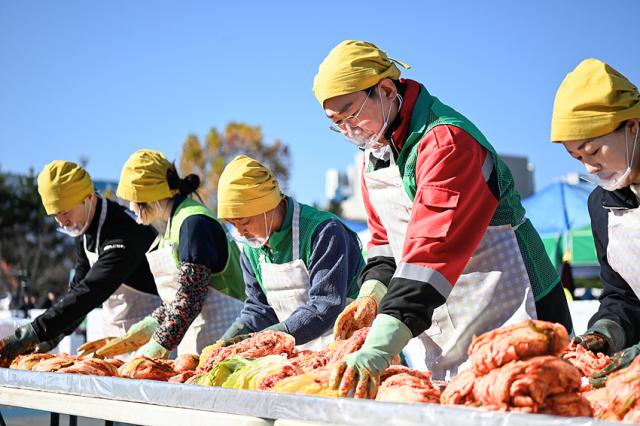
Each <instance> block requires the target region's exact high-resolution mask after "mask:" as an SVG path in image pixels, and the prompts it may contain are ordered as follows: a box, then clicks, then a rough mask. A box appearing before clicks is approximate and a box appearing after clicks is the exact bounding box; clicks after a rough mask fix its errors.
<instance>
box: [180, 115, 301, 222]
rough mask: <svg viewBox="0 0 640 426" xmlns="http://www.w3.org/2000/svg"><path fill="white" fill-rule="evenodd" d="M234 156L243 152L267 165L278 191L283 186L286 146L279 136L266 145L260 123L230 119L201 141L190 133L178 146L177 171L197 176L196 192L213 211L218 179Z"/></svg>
mask: <svg viewBox="0 0 640 426" xmlns="http://www.w3.org/2000/svg"><path fill="white" fill-rule="evenodd" d="M238 155H247V156H249V157H251V158H254V159H256V160H258V161H260V162H261V163H262V164H264V165H265V166H266V167H269V168H270V169H271V171H273V173H275V175H276V177H277V178H278V182H279V183H280V187H281V188H282V190H283V191H285V190H286V188H287V184H288V180H289V173H290V170H291V159H290V157H289V146H288V145H286V144H284V143H283V142H282V141H280V140H279V139H276V140H274V141H273V143H271V144H267V143H266V142H265V141H264V136H263V134H262V129H261V128H260V126H251V125H248V124H245V123H235V122H231V123H229V124H228V125H227V127H226V128H225V129H224V130H223V131H222V132H220V131H218V130H217V129H216V128H211V129H210V130H209V132H208V133H207V135H206V136H205V137H204V139H203V140H200V138H198V136H196V135H194V134H190V135H189V136H187V139H186V140H185V141H184V143H183V145H182V156H181V158H180V164H179V167H180V171H181V173H182V174H183V175H187V174H190V173H194V174H197V175H198V176H199V177H200V180H201V184H200V188H199V189H198V193H199V194H200V196H201V197H202V200H203V201H204V202H205V204H207V205H208V206H209V207H210V208H212V209H213V211H214V212H215V211H216V206H217V201H216V200H217V191H218V179H220V175H221V174H222V170H223V169H224V167H225V165H227V164H228V163H229V162H230V161H231V160H233V159H234V158H235V157H236V156H238Z"/></svg>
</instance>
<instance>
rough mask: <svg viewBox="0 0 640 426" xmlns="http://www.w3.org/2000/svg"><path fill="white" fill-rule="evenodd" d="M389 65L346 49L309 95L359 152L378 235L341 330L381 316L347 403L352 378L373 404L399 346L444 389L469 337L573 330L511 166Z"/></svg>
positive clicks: (368, 52) (344, 376)
mask: <svg viewBox="0 0 640 426" xmlns="http://www.w3.org/2000/svg"><path fill="white" fill-rule="evenodd" d="M397 64H400V65H401V66H404V65H403V64H402V63H400V62H398V61H395V60H393V59H390V58H389V57H388V56H387V54H386V53H385V52H383V51H382V50H380V49H378V48H377V47H376V46H375V45H373V44H371V43H368V42H364V41H354V40H347V41H344V42H342V43H340V44H338V45H337V46H336V47H335V48H334V49H333V50H331V52H330V53H329V55H328V56H327V57H326V58H325V59H324V61H323V62H322V63H321V64H320V67H319V70H318V73H317V75H316V77H315V80H314V85H313V91H314V94H315V96H316V98H317V100H318V102H319V103H320V105H321V106H322V108H323V109H324V112H325V114H326V115H327V116H328V118H329V119H330V120H331V126H330V127H331V129H332V130H334V131H337V132H339V133H342V134H343V135H344V136H346V138H347V139H348V140H349V141H351V142H352V143H354V144H355V145H356V146H357V147H358V148H360V149H362V150H364V152H365V164H364V167H363V174H362V193H363V198H364V203H365V208H366V210H367V214H368V226H369V230H370V232H371V235H372V237H371V241H370V242H369V245H368V261H367V266H366V267H365V269H364V272H363V274H362V276H361V278H360V280H361V282H362V283H363V285H362V290H361V291H360V295H359V297H358V299H356V301H354V303H353V304H352V305H350V306H348V307H347V309H346V310H345V312H344V315H342V316H341V317H340V318H339V319H338V324H336V330H344V329H345V328H349V327H351V328H357V327H358V326H362V324H363V321H361V320H359V319H358V318H357V314H356V313H357V312H358V310H359V309H360V307H361V306H363V305H372V304H373V305H374V306H376V307H377V308H378V315H377V316H376V318H375V320H374V321H373V325H372V328H371V330H370V331H369V334H368V336H367V340H366V342H365V344H364V346H363V348H362V349H361V350H360V351H358V352H356V353H354V354H351V355H349V356H348V357H347V359H346V362H345V363H344V364H341V365H340V366H338V369H337V370H336V373H337V374H336V375H335V377H334V380H332V383H331V384H332V385H333V386H339V393H340V394H341V395H345V394H347V392H348V391H349V388H350V387H351V386H352V384H353V383H354V381H353V379H354V378H357V379H358V382H359V384H360V386H358V392H357V393H356V396H370V397H371V396H373V394H375V377H376V375H377V374H379V373H380V372H381V371H382V370H384V369H385V368H386V367H387V366H388V365H389V362H390V359H391V357H392V356H394V355H396V354H398V353H399V352H400V351H401V350H403V348H405V346H406V348H405V349H404V354H405V356H406V358H407V362H408V363H409V364H410V365H411V366H412V367H414V368H419V369H427V368H428V369H429V370H430V371H431V372H432V373H433V376H434V377H435V378H437V379H444V378H445V377H446V376H447V375H448V374H450V375H454V374H456V372H457V369H458V366H459V365H460V364H461V363H462V362H463V361H465V360H466V359H467V354H466V351H467V348H468V346H469V344H470V342H471V337H472V336H473V335H474V334H475V335H478V334H480V333H483V332H485V331H488V330H491V329H494V328H496V327H499V326H501V325H503V324H505V323H506V322H507V321H516V320H519V319H526V318H536V317H537V318H540V319H545V320H550V321H554V322H560V323H562V324H564V325H565V326H566V327H567V329H568V330H569V331H571V330H572V324H571V317H570V315H569V310H568V307H567V303H566V299H565V297H564V292H563V291H562V286H561V285H560V284H559V283H560V280H559V277H558V274H557V273H556V272H555V270H554V268H553V266H552V264H551V262H550V260H549V258H548V257H547V255H546V253H545V251H544V247H543V245H542V241H541V240H540V237H539V235H538V234H537V232H536V231H535V229H534V228H533V226H532V225H531V223H530V222H529V221H528V220H527V219H526V217H525V211H524V209H523V207H522V206H521V204H520V195H519V194H518V192H517V191H516V190H515V187H514V183H513V178H512V176H511V172H510V171H509V169H508V167H507V166H506V165H505V163H504V162H503V161H502V160H501V159H500V157H499V156H498V155H497V153H496V152H495V150H494V149H493V147H492V146H491V144H490V143H489V142H488V141H487V139H486V138H485V137H484V135H483V134H482V133H481V132H480V130H478V128H476V127H475V126H474V125H473V123H471V121H469V120H468V119H467V118H466V117H464V116H463V115H462V114H460V113H459V112H457V111H455V110H454V109H452V108H451V107H449V106H447V105H445V104H444V103H442V102H441V101H440V100H439V99H438V98H436V97H435V96H433V95H431V94H430V93H429V91H428V90H427V88H426V87H425V86H424V85H423V84H420V83H418V82H416V81H413V80H409V79H400V69H399V68H398V66H397ZM404 67H406V66H404ZM385 293H386V294H385ZM354 312H355V313H354ZM354 319H355V321H353V320H354ZM352 323H353V325H350V324H352ZM345 324H346V325H345ZM365 324H366V322H365ZM369 378H372V380H371V381H369ZM367 385H369V386H367ZM367 393H368V395H367Z"/></svg>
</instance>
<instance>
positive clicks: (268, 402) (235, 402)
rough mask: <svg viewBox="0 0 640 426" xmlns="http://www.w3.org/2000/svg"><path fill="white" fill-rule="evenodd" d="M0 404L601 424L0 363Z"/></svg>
mask: <svg viewBox="0 0 640 426" xmlns="http://www.w3.org/2000/svg"><path fill="white" fill-rule="evenodd" d="M0 404H4V405H12V406H18V407H25V408H34V409H39V410H45V411H50V412H54V413H64V414H71V415H76V416H86V417H93V418H99V419H105V420H111V421H121V422H128V423H135V424H145V425H176V424H179V425H182V424H185V425H186V424H202V425H205V424H214V423H215V424H233V425H237V426H240V425H256V426H257V425H271V424H274V422H275V425H291V424H301V422H303V421H304V422H311V423H313V424H342V425H362V426H373V425H376V424H380V425H382V424H384V425H410V424H422V425H433V426H469V425H483V426H493V425H500V426H502V425H504V426H506V425H510V426H511V425H513V426H519V425H523V426H524V425H527V426H537V425H540V426H543V425H545V426H600V425H607V424H614V423H608V422H603V421H599V420H595V419H592V418H566V417H556V416H549V415H538V414H520V413H495V412H487V411H481V410H476V409H471V408H466V407H454V406H444V405H437V404H399V403H387V402H377V401H362V400H354V399H350V398H324V397H313V396H306V395H293V394H283V393H274V392H264V391H244V390H235V389H224V388H218V387H204V386H195V385H180V384H175V383H164V382H154V381H151V380H130V379H122V378H114V377H95V376H83V375H77V374H59V373H41V372H31V371H20V370H10V369H0Z"/></svg>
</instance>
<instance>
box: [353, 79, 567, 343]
mask: <svg viewBox="0 0 640 426" xmlns="http://www.w3.org/2000/svg"><path fill="white" fill-rule="evenodd" d="M399 86H400V87H401V91H402V92H403V103H402V107H401V110H400V111H399V114H398V117H397V118H396V120H395V121H394V123H393V125H392V129H391V134H387V137H388V139H389V140H390V141H391V143H392V150H393V155H394V156H395V158H396V163H397V165H398V168H399V170H400V175H401V176H402V179H403V184H404V190H405V191H406V193H407V194H408V196H409V198H410V199H411V200H412V201H413V207H412V211H411V218H410V221H409V224H408V228H407V234H406V236H405V242H404V248H403V253H402V259H401V261H400V263H399V264H398V265H396V262H395V260H394V257H393V253H392V252H391V246H390V245H389V240H388V238H387V233H386V230H385V227H384V226H383V225H382V223H381V221H380V219H379V218H378V216H377V214H376V211H375V206H372V205H371V203H370V201H369V195H368V190H367V185H366V183H365V180H364V174H365V173H367V172H370V171H372V170H376V169H378V168H380V167H388V165H389V163H388V162H386V163H385V162H381V161H380V160H377V159H375V158H373V157H372V158H371V161H369V162H368V164H365V166H366V167H364V168H363V175H362V194H363V198H364V204H365V208H366V210H367V214H368V227H369V231H370V232H371V241H370V242H369V245H368V261H367V266H366V267H365V269H364V271H363V273H362V275H361V282H364V281H366V280H368V279H377V280H379V281H381V282H382V283H383V284H385V285H387V287H388V291H387V295H386V296H385V297H384V299H383V300H382V303H381V307H380V311H381V313H385V314H388V315H392V316H394V317H396V318H398V319H400V320H401V321H403V322H404V323H405V324H406V325H407V326H408V327H409V329H411V331H412V333H413V335H414V336H416V335H418V334H420V333H421V332H422V331H424V330H426V329H427V328H429V327H430V325H431V315H432V312H433V309H435V308H436V307H437V306H440V305H442V304H443V303H444V302H445V301H446V298H447V296H448V294H449V293H450V291H451V288H453V286H454V285H455V283H456V281H457V280H458V278H459V277H460V275H461V273H462V271H463V270H464V268H465V266H466V264H467V263H468V261H469V259H470V258H471V255H472V254H473V253H474V251H475V250H476V248H477V246H478V244H479V243H480V240H481V239H482V237H483V235H484V233H485V231H486V229H487V227H488V226H496V225H506V224H509V225H512V226H514V227H516V226H517V228H516V231H515V233H516V237H517V239H518V243H519V246H520V251H521V254H522V258H523V260H524V263H525V265H526V268H527V272H528V273H529V278H530V281H531V285H532V288H533V293H534V297H535V299H536V301H537V300H540V299H541V298H543V297H544V296H545V295H547V294H548V293H549V292H550V291H551V289H552V288H553V287H554V286H555V285H556V284H557V283H558V282H559V277H558V274H557V272H556V271H555V269H554V268H553V265H552V264H551V261H550V260H549V258H548V256H547V255H546V252H545V251H544V246H543V245H542V241H541V240H540V237H539V235H538V233H537V232H536V230H535V229H534V228H533V226H532V225H531V223H530V222H529V221H528V220H526V219H525V210H524V208H523V207H522V205H521V203H520V195H519V193H518V192H517V190H516V189H515V186H514V182H513V177H512V175H511V172H510V170H509V168H508V167H507V166H506V164H505V163H504V162H503V161H502V160H501V159H500V157H499V156H498V155H497V153H496V152H495V150H494V148H493V147H492V146H491V144H490V143H489V142H488V141H487V140H486V138H485V137H484V135H483V134H482V133H481V132H480V130H478V129H477V128H476V127H475V126H474V125H473V123H471V122H470V121H469V120H468V119H467V118H466V117H464V116H463V115H461V114H460V113H458V112H457V111H455V110H453V109H452V108H450V107H448V106H447V105H445V104H443V103H442V102H440V101H439V100H438V99H437V98H436V97H434V96H431V95H430V94H429V92H428V91H427V89H426V88H425V87H424V86H423V85H421V84H419V83H417V82H415V81H413V80H400V82H399ZM518 225H519V226H518ZM505 255H508V253H507V254H505ZM416 271H418V272H419V273H416ZM416 276H420V277H431V278H426V279H425V281H420V280H416V279H415V277H416ZM431 280H433V281H434V282H433V283H430V282H429V281H431ZM436 281H437V282H436ZM443 282H444V283H445V284H444V285H443Z"/></svg>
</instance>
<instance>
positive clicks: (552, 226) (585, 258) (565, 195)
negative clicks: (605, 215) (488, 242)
mask: <svg viewBox="0 0 640 426" xmlns="http://www.w3.org/2000/svg"><path fill="white" fill-rule="evenodd" d="M592 190H593V186H592V185H590V184H586V183H579V184H570V183H567V182H555V183H553V184H551V185H548V186H547V187H545V188H543V189H542V190H540V191H538V192H536V193H535V194H533V195H531V196H530V197H528V198H526V199H525V200H523V202H522V204H523V206H524V207H525V209H526V211H527V217H528V218H529V219H530V220H531V223H533V226H535V228H536V229H537V230H538V232H539V233H540V236H541V237H542V242H543V243H544V247H545V249H546V251H547V254H548V255H549V257H550V258H551V261H552V262H553V264H554V265H555V266H556V268H557V269H558V270H560V267H561V266H562V262H563V259H564V260H566V261H568V262H569V263H570V264H571V265H572V266H574V267H581V266H588V267H592V266H598V259H597V255H596V249H595V245H594V242H593V234H592V233H591V220H590V218H589V210H588V207H587V202H588V199H589V194H590V193H591V191H592Z"/></svg>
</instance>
